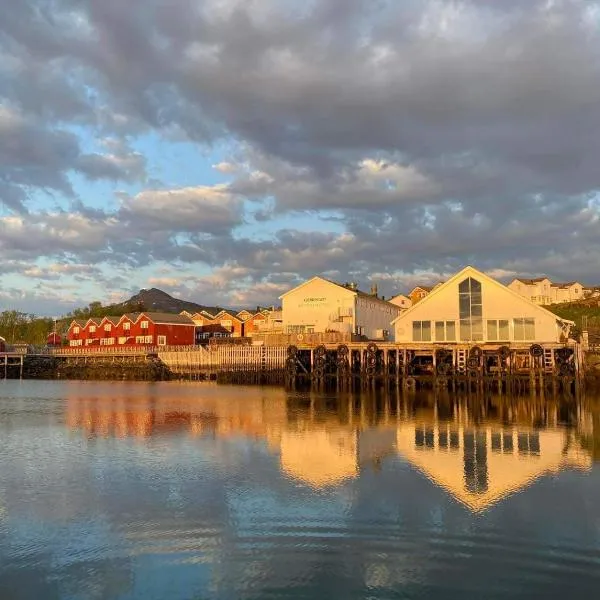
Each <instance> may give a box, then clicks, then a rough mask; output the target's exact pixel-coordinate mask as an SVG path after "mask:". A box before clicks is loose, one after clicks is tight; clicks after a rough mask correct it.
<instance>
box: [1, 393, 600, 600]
mask: <svg viewBox="0 0 600 600" xmlns="http://www.w3.org/2000/svg"><path fill="white" fill-rule="evenodd" d="M595 405H596V402H595V401H594V400H593V399H588V400H586V401H584V402H579V403H578V402H575V401H574V400H572V399H571V400H568V399H565V400H546V402H544V403H541V402H538V403H534V402H532V401H531V400H530V399H514V400H506V399H504V400H500V399H494V398H491V399H487V400H486V401H485V402H482V401H475V400H473V399H471V400H469V399H457V398H450V397H448V396H442V397H437V398H436V397H434V396H433V395H431V394H430V395H416V396H409V397H400V396H392V397H388V398H383V397H374V396H364V397H362V398H359V397H354V398H350V397H348V396H340V397H336V396H335V395H329V396H325V395H318V394H312V395H311V394H304V395H303V394H298V393H296V394H288V393H286V392H284V391H283V390H279V389H261V388H243V387H216V386H212V385H203V384H179V383H164V384H146V383H139V384H138V383H134V384H132V383H78V382H69V383H66V382H56V383H48V382H3V383H1V384H0V443H1V451H0V598H1V599H2V600H12V599H25V598H26V599H36V600H37V599H44V600H51V599H55V598H56V599H58V598H60V599H73V600H74V599H82V600H84V599H85V600H88V599H113V598H119V599H125V598H127V599H133V598H135V599H140V600H142V599H143V600H152V599H161V600H162V599H168V600H180V599H181V600H183V599H186V600H187V599H207V598H223V599H229V598H232V599H238V598H239V599H241V598H327V599H328V598H343V599H347V598H460V599H461V600H465V599H470V598H477V599H492V598H532V597H536V598H537V597H539V598H561V599H563V600H564V598H565V596H566V595H567V594H568V595H569V597H571V598H594V597H598V595H599V594H600V466H599V464H598V463H595V462H594V459H595V458H596V459H597V458H598V457H600V412H597V409H596V408H595Z"/></svg>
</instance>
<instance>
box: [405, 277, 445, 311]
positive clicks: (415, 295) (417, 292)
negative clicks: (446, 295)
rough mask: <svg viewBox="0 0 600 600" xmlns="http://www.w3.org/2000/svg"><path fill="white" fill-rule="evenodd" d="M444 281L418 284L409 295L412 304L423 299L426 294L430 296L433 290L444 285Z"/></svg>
mask: <svg viewBox="0 0 600 600" xmlns="http://www.w3.org/2000/svg"><path fill="white" fill-rule="evenodd" d="M442 283H443V282H441V281H439V282H438V283H436V284H435V285H417V286H416V287H414V288H413V289H412V290H411V291H410V292H409V293H408V297H409V299H410V302H411V305H412V304H416V303H417V302H419V301H420V300H423V298H425V296H428V295H429V294H431V292H433V290H435V289H437V288H438V287H440V285H442Z"/></svg>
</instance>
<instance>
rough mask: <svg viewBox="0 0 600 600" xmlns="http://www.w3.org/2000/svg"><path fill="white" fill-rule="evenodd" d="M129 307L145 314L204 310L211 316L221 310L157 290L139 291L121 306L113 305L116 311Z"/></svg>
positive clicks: (128, 308)
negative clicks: (145, 312)
mask: <svg viewBox="0 0 600 600" xmlns="http://www.w3.org/2000/svg"><path fill="white" fill-rule="evenodd" d="M131 307H139V308H143V310H145V311H147V312H168V313H180V312H181V311H183V310H187V311H188V312H189V313H195V312H200V311H201V310H206V311H208V312H209V313H211V314H215V313H217V312H219V311H220V310H221V307H219V306H205V305H204V304H196V303H195V302H188V301H187V300H180V299H179V298H173V296H171V295H169V294H167V292H163V291H162V290H159V289H157V288H150V289H149V290H140V291H139V292H138V293H137V294H135V295H134V296H132V297H131V298H129V300H125V302H122V303H121V304H115V305H114V308H116V309H127V310H131Z"/></svg>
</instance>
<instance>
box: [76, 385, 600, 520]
mask: <svg viewBox="0 0 600 600" xmlns="http://www.w3.org/2000/svg"><path fill="white" fill-rule="evenodd" d="M594 414H595V413H593V412H592V411H591V410H590V408H589V407H587V408H586V406H585V405H584V404H583V403H577V402H575V401H574V400H572V399H564V400H561V399H556V400H548V399H546V400H545V401H544V402H535V401H532V400H531V399H530V398H512V399H507V398H500V397H489V398H485V399H481V398H478V399H476V400H473V399H470V398H451V397H450V396H449V395H446V396H437V395H435V394H433V393H432V394H421V395H414V394H413V395H412V396H402V395H401V394H400V393H399V394H397V395H395V396H392V397H390V396H374V395H370V394H366V395H362V396H361V395H359V396H356V395H338V396H336V397H334V398H326V397H324V396H322V395H319V394H316V393H307V394H297V395H294V396H290V395H288V394H287V393H286V392H284V391H283V390H279V389H272V390H260V389H252V388H245V392H244V393H239V394H236V395H235V396H234V397H223V396H222V394H216V393H214V394H209V395H207V396H200V397H185V398H180V397H178V396H173V397H169V396H165V395H164V394H161V395H159V396H156V397H153V398H143V397H142V398H136V399H135V400H134V401H131V400H123V399H119V398H107V397H100V398H82V397H81V395H80V394H79V393H78V394H75V395H74V397H73V398H69V399H68V400H67V415H66V419H67V424H68V426H69V427H70V428H72V429H76V430H78V431H82V432H84V433H85V435H87V436H88V437H92V438H93V437H119V438H124V437H133V438H140V439H146V438H151V437H153V436H161V435H174V434H176V435H182V434H183V435H188V436H192V437H200V436H212V437H215V438H231V437H235V436H244V437H250V438H253V439H262V440H264V441H265V442H266V444H267V446H268V448H269V450H270V451H271V452H272V453H273V454H275V455H277V456H278V459H279V463H280V468H281V471H282V472H283V473H284V474H285V476H286V477H288V478H290V479H292V480H294V481H296V482H298V483H299V484H303V485H308V486H311V487H313V488H327V487H331V486H338V485H340V484H342V483H343V482H344V481H347V480H351V479H354V478H357V477H358V476H359V475H360V473H361V471H363V470H365V469H373V470H378V469H380V468H381V466H382V464H383V462H384V461H385V460H386V459H389V458H395V459H400V460H404V461H406V462H408V463H409V464H410V465H411V466H412V467H413V468H414V469H415V470H417V471H418V472H420V473H422V474H423V475H424V476H425V477H427V478H428V479H429V480H430V481H431V482H433V483H434V484H435V485H437V486H439V487H441V488H443V489H444V490H446V491H447V492H448V493H449V494H450V495H452V497H453V498H455V499H456V500H457V501H459V502H461V503H462V504H463V505H465V506H466V507H468V508H469V509H470V510H472V511H482V510H485V509H487V508H489V507H490V506H492V505H494V504H495V503H497V502H498V501H500V500H501V499H503V498H505V497H507V496H508V495H510V494H513V493H515V492H517V491H518V490H522V489H523V488H525V487H526V486H528V485H530V484H531V483H532V482H534V481H535V480H536V479H538V478H540V477H542V476H544V475H548V474H555V473H558V472H559V471H561V470H564V469H575V470H589V469H591V467H592V456H593V449H590V443H589V440H590V439H594V434H595V435H596V436H598V435H599V434H600V431H594V423H595V421H594Z"/></svg>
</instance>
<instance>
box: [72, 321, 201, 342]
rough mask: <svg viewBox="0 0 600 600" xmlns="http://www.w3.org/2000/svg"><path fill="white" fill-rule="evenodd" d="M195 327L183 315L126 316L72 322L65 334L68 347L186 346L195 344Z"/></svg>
mask: <svg viewBox="0 0 600 600" xmlns="http://www.w3.org/2000/svg"><path fill="white" fill-rule="evenodd" d="M195 329H196V326H195V324H194V322H193V321H192V319H190V318H189V317H186V316H185V315H174V314H171V313H155V312H142V313H127V314H124V315H122V316H121V317H111V316H109V317H103V318H102V319H88V321H87V322H83V321H80V320H74V321H72V322H71V324H70V325H69V329H68V331H67V342H68V345H69V346H70V347H84V348H89V349H92V348H99V347H101V346H102V347H110V348H114V347H123V346H188V345H193V344H194V342H195Z"/></svg>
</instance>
